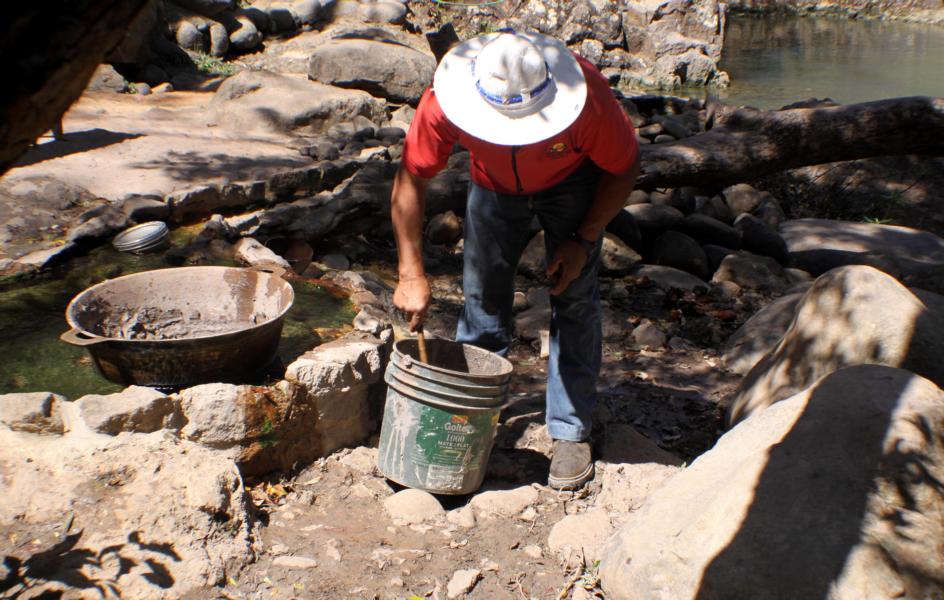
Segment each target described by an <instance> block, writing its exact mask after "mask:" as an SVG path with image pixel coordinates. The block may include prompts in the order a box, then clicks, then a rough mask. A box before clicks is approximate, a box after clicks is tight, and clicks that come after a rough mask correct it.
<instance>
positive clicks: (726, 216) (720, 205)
mask: <svg viewBox="0 0 944 600" xmlns="http://www.w3.org/2000/svg"><path fill="white" fill-rule="evenodd" d="M695 213H696V214H700V215H705V216H707V217H711V218H713V219H717V220H719V221H721V222H722V223H733V222H734V217H735V214H734V212H733V211H732V210H731V208H730V207H729V206H728V205H727V204H726V203H725V201H724V198H722V197H721V196H712V197H710V198H709V197H708V196H695Z"/></svg>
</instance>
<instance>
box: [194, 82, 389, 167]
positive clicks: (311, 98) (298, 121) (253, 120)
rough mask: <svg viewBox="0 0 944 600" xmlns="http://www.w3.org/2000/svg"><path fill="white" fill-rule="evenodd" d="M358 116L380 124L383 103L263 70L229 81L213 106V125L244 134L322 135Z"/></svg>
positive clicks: (210, 115)
mask: <svg viewBox="0 0 944 600" xmlns="http://www.w3.org/2000/svg"><path fill="white" fill-rule="evenodd" d="M356 115H364V116H366V117H368V118H370V119H372V120H374V119H379V118H381V116H382V115H383V102H382V101H381V100H379V99H377V98H373V97H371V96H370V94H367V93H365V92H361V91H357V90H342V89H338V88H337V87H332V86H327V85H322V84H320V83H317V82H314V81H308V80H307V79H305V78H302V77H300V76H297V75H283V74H277V73H272V72H269V71H261V70H260V71H248V70H246V71H240V72H239V73H237V74H236V75H233V76H232V77H229V78H227V79H226V81H224V82H223V83H222V84H221V85H220V87H219V89H218V90H217V92H216V93H215V94H214V95H213V98H212V99H211V100H210V103H209V106H208V107H207V121H208V123H209V124H214V125H219V126H222V127H228V128H232V129H234V130H237V131H240V132H249V131H295V130H302V131H305V132H307V133H319V132H322V131H325V130H327V129H328V128H329V127H331V126H332V125H334V124H336V123H341V122H344V121H349V120H351V119H352V118H353V117H354V116H356ZM287 166H290V165H287Z"/></svg>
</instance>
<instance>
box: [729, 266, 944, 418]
mask: <svg viewBox="0 0 944 600" xmlns="http://www.w3.org/2000/svg"><path fill="white" fill-rule="evenodd" d="M941 331H944V297H941V296H938V295H937V294H932V293H930V292H921V295H920V296H918V295H915V294H914V293H912V292H911V291H909V290H908V288H906V287H904V286H903V285H901V284H900V283H898V282H897V281H895V280H894V279H892V278H891V277H889V276H888V275H886V274H885V273H882V272H881V271H878V270H876V269H873V268H872V267H863V266H852V267H841V268H839V269H835V270H833V271H830V272H829V273H827V274H825V275H822V276H820V277H819V278H818V279H817V280H816V281H815V282H813V285H812V287H811V288H810V289H809V291H807V293H806V295H805V296H804V297H803V299H802V300H801V302H800V303H799V304H798V305H797V308H796V315H795V317H794V319H793V322H792V323H791V325H790V328H789V329H788V330H787V331H786V333H785V334H784V335H783V338H782V339H781V340H780V342H779V343H778V344H777V346H776V347H775V348H774V349H773V350H772V351H771V352H770V353H769V354H767V355H766V356H765V357H764V358H763V360H761V361H760V362H759V363H757V364H756V365H754V368H753V369H751V371H750V372H749V373H748V374H747V376H746V377H745V378H744V379H743V380H742V381H741V384H740V385H739V386H738V389H737V391H736V392H735V394H734V398H733V401H732V403H731V407H730V409H729V411H728V419H729V422H731V423H735V422H737V421H740V420H742V419H745V418H747V417H749V416H750V415H752V414H754V413H756V412H759V411H762V410H763V409H764V408H765V407H767V406H770V405H771V404H773V403H775V402H778V401H780V400H783V399H784V398H787V397H789V396H791V395H793V394H795V393H797V392H799V391H800V390H802V389H804V388H806V387H808V386H810V385H812V383H813V382H814V381H816V379H818V378H820V377H822V376H824V375H827V374H828V373H831V372H833V371H836V370H838V369H841V368H843V367H847V366H851V365H855V364H860V363H870V364H882V365H888V366H891V367H899V368H902V369H908V370H910V371H913V372H914V373H917V374H918V375H921V376H922V377H927V378H928V379H930V380H931V381H934V382H936V383H942V382H944V363H942V362H941V360H940V357H941V356H944V341H942V340H941V337H940V332H941Z"/></svg>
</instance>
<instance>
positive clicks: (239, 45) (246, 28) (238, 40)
mask: <svg viewBox="0 0 944 600" xmlns="http://www.w3.org/2000/svg"><path fill="white" fill-rule="evenodd" d="M233 26H234V29H232V30H231V31H230V33H229V41H230V44H231V45H232V47H233V48H235V49H236V50H243V51H245V50H252V49H253V48H255V47H256V46H258V45H259V44H260V43H261V42H262V34H261V33H259V29H258V28H257V27H256V24H255V23H253V22H252V19H250V18H249V16H248V15H245V14H238V15H236V16H235V17H234V18H233Z"/></svg>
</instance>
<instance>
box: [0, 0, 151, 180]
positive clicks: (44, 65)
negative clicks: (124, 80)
mask: <svg viewBox="0 0 944 600" xmlns="http://www.w3.org/2000/svg"><path fill="white" fill-rule="evenodd" d="M147 3H148V0H75V1H70V2H50V1H49V0H39V2H38V3H37V4H32V3H30V2H18V3H14V4H10V5H8V6H5V7H4V16H3V19H2V20H0V56H2V57H3V59H4V63H5V68H6V73H5V76H4V85H3V91H2V92H0V175H2V174H3V173H5V172H6V171H7V170H8V169H9V168H10V166H11V165H12V164H13V162H14V161H15V160H16V159H17V158H19V157H20V156H21V155H22V154H23V153H24V152H25V151H26V150H27V149H28V148H29V147H30V145H31V144H33V143H34V142H35V141H36V138H38V137H39V136H40V135H42V133H43V132H45V131H48V130H49V129H51V128H53V126H54V125H56V124H57V123H58V121H59V119H60V118H61V117H62V115H63V113H65V112H66V110H67V109H68V108H69V106H70V105H71V104H72V103H73V102H74V101H75V100H76V99H77V98H78V97H79V96H80V95H81V94H82V91H83V90H84V89H85V86H86V85H87V84H88V81H89V79H90V78H91V77H92V73H94V72H95V68H96V67H97V66H98V65H99V64H100V63H101V62H102V60H103V58H104V57H105V55H106V54H107V53H108V52H109V51H111V50H112V49H113V48H115V46H117V45H118V44H119V43H120V42H121V41H122V38H123V37H124V35H125V31H127V29H128V27H129V26H130V25H131V23H132V22H133V21H134V19H135V18H136V17H137V16H138V15H140V14H141V13H142V12H143V10H144V7H145V6H146V5H147Z"/></svg>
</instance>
